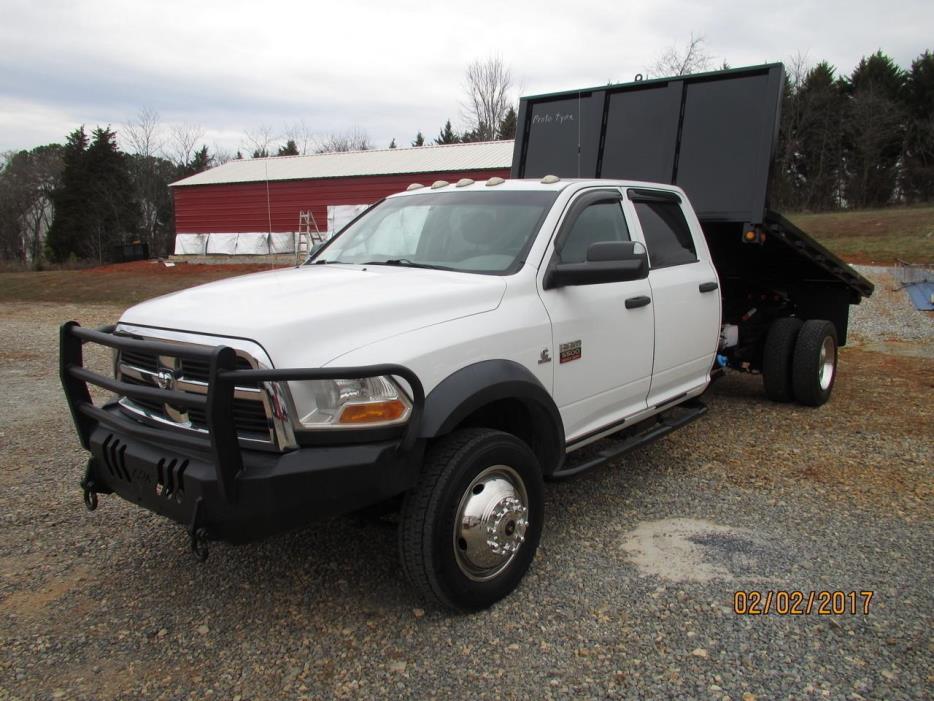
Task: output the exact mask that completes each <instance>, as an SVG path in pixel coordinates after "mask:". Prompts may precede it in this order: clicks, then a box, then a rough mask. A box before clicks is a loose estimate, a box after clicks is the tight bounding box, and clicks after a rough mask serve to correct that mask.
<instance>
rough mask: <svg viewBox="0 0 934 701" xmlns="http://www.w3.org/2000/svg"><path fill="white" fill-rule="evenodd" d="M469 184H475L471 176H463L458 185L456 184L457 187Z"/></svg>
mask: <svg viewBox="0 0 934 701" xmlns="http://www.w3.org/2000/svg"><path fill="white" fill-rule="evenodd" d="M468 185H473V180H471V179H470V178H461V179H460V180H458V181H457V185H455V187H467V186H468Z"/></svg>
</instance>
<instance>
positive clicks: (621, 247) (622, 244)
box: [544, 241, 649, 290]
mask: <svg viewBox="0 0 934 701" xmlns="http://www.w3.org/2000/svg"><path fill="white" fill-rule="evenodd" d="M648 274H649V257H648V254H647V253H646V250H645V246H643V245H642V244H641V243H640V242H638V241H601V242H598V243H592V244H590V247H589V248H588V249H587V260H586V262H584V263H560V262H559V263H552V265H551V267H549V269H548V272H546V273H545V280H544V288H545V289H546V290H548V289H552V288H555V287H566V286H570V285H599V284H602V283H606V282H626V281H628V280H641V279H643V278H646V277H648Z"/></svg>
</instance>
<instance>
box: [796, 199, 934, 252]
mask: <svg viewBox="0 0 934 701" xmlns="http://www.w3.org/2000/svg"><path fill="white" fill-rule="evenodd" d="M786 216H787V217H788V219H790V220H791V221H792V222H793V223H794V224H796V225H797V226H799V227H801V228H802V229H804V231H806V232H807V233H808V234H810V235H811V236H813V237H814V238H816V239H817V240H818V241H820V242H821V243H822V244H823V245H825V246H826V247H827V248H829V249H830V250H831V251H833V252H834V253H836V254H837V255H838V256H841V257H843V258H844V259H845V260H848V261H850V262H852V263H881V264H892V263H894V262H895V261H896V260H898V259H900V260H904V261H908V262H909V263H932V262H934V206H923V207H891V208H889V209H866V210H860V211H856V212H826V213H823V214H789V215H786Z"/></svg>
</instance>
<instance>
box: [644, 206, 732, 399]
mask: <svg viewBox="0 0 934 701" xmlns="http://www.w3.org/2000/svg"><path fill="white" fill-rule="evenodd" d="M627 195H628V206H629V207H631V211H632V213H633V214H634V215H635V217H634V219H635V221H636V222H637V224H636V226H638V229H639V233H641V235H642V239H643V241H644V243H645V246H646V249H647V250H648V253H649V264H650V269H649V285H650V287H651V290H652V309H653V310H654V314H655V353H654V363H653V370H652V383H651V388H650V390H649V396H648V406H649V407H650V408H651V407H656V406H660V405H663V404H666V403H668V402H672V401H675V400H676V399H678V398H680V397H681V396H683V395H684V394H686V393H688V392H690V391H691V390H694V389H697V388H698V387H701V386H703V385H705V384H706V383H707V382H708V381H709V374H710V370H711V368H712V367H713V362H714V358H715V355H716V352H717V345H718V342H719V337H720V291H719V282H718V280H717V272H716V270H715V269H714V267H713V264H712V263H711V262H710V254H709V253H708V251H707V244H706V241H705V240H704V236H703V232H702V231H701V229H700V224H699V223H698V221H697V217H695V216H694V214H693V212H692V211H691V210H690V209H689V208H688V205H687V204H686V203H685V202H682V201H681V197H680V196H679V195H678V194H677V193H675V192H671V191H666V190H652V189H644V188H629V189H628V191H627Z"/></svg>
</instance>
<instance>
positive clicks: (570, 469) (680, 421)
mask: <svg viewBox="0 0 934 701" xmlns="http://www.w3.org/2000/svg"><path fill="white" fill-rule="evenodd" d="M668 412H672V413H673V414H675V413H676V415H669V414H668ZM706 413H707V405H706V404H704V403H703V402H701V401H699V400H690V401H688V402H686V403H685V404H681V405H679V406H676V407H672V408H671V409H669V410H667V411H666V412H665V413H663V414H659V415H658V421H657V422H655V423H653V424H651V425H650V426H649V427H648V428H646V429H644V430H642V431H640V432H639V433H635V434H633V435H630V436H627V437H625V438H622V439H618V440H617V441H615V444H614V445H608V446H607V447H606V448H604V449H603V450H601V451H600V452H599V453H597V454H596V455H595V456H594V457H590V458H587V459H586V460H584V461H582V462H579V463H572V464H570V465H565V466H564V467H562V468H561V469H560V470H557V471H556V472H554V473H552V475H551V478H552V479H554V480H560V479H567V478H568V477H573V476H574V475H579V474H580V473H582V472H586V471H587V470H590V469H593V468H595V467H599V466H600V465H603V464H604V463H607V462H609V461H610V460H613V459H614V458H618V457H619V456H620V455H623V454H624V453H628V452H629V451H630V450H633V449H635V448H639V447H641V446H643V445H648V444H649V443H651V442H653V441H656V440H658V439H659V438H661V437H662V436H667V435H668V434H669V433H671V432H672V431H674V430H676V429H679V428H681V427H682V426H686V425H687V424H689V423H691V422H692V421H694V420H695V419H699V418H700V417H701V416H703V415H704V414H706ZM603 440H609V441H613V437H612V436H609V437H608V438H604V439H603Z"/></svg>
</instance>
